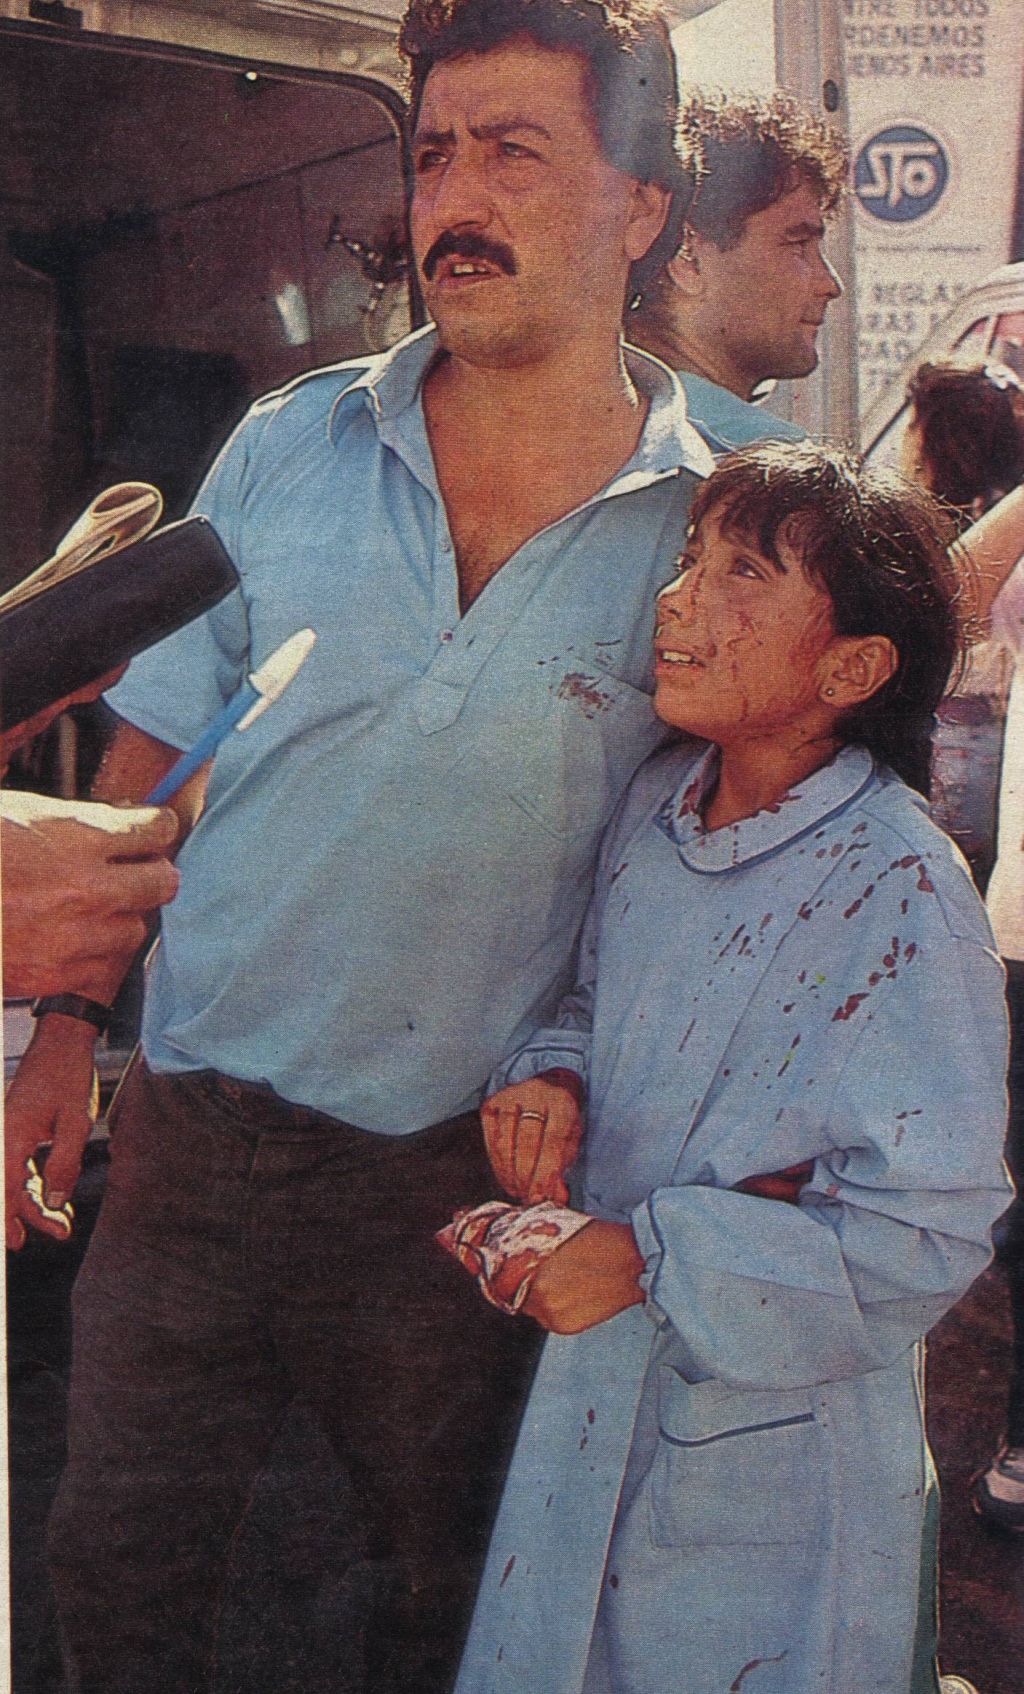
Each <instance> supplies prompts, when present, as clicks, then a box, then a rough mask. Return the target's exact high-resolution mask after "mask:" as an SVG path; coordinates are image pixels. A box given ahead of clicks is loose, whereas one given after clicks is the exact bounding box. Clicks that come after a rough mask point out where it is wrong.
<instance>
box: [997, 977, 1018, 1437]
mask: <svg viewBox="0 0 1024 1694" xmlns="http://www.w3.org/2000/svg"><path fill="white" fill-rule="evenodd" d="M1004 963H1005V965H1006V998H1007V1002H1008V1005H1009V1008H1010V1071H1009V1086H1010V1119H1009V1128H1008V1130H1007V1134H1006V1162H1007V1164H1008V1165H1009V1167H1010V1175H1011V1176H1012V1177H1013V1180H1014V1182H1015V1184H1016V1187H1017V1196H1018V1197H1017V1199H1016V1200H1014V1202H1013V1205H1012V1206H1011V1207H1010V1210H1009V1211H1008V1212H1007V1214H1006V1219H1005V1222H1004V1225H1003V1228H1004V1231H1005V1233H1004V1235H1003V1240H1002V1246H1001V1249H1000V1258H1001V1259H1002V1261H1003V1263H1004V1265H1005V1267H1006V1275H1007V1281H1008V1282H1009V1285H1010V1306H1011V1311H1012V1314H1013V1367H1012V1371H1011V1376H1010V1395H1009V1407H1008V1422H1007V1437H1008V1440H1009V1443H1010V1446H1011V1447H1024V960H1020V959H1006V960H1004Z"/></svg>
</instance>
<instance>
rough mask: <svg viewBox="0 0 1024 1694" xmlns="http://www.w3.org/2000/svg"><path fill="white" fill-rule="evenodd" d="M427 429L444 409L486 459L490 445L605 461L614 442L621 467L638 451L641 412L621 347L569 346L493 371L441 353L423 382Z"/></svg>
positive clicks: (642, 405)
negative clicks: (545, 448)
mask: <svg viewBox="0 0 1024 1694" xmlns="http://www.w3.org/2000/svg"><path fill="white" fill-rule="evenodd" d="M424 403H425V407H426V411H427V420H428V427H429V426H430V421H431V416H432V415H434V416H436V415H437V413H438V409H439V408H440V407H442V406H443V408H444V409H445V410H446V411H449V412H450V411H452V410H454V413H455V415H456V416H457V417H458V418H459V419H460V434H462V435H463V436H466V435H470V436H472V437H473V438H474V439H475V440H476V441H477V442H479V444H480V448H481V450H482V451H483V452H485V453H486V451H487V448H488V444H489V443H492V442H493V443H495V444H500V445H501V447H502V449H503V451H504V450H507V449H509V448H512V449H513V450H514V448H515V444H516V443H517V442H518V441H523V442H524V444H527V445H528V446H529V447H530V450H531V453H532V452H533V451H535V449H536V447H537V445H538V444H539V443H540V442H542V441H545V440H546V441H547V443H548V445H549V446H550V448H551V449H553V450H554V451H555V452H557V454H558V456H559V457H560V458H561V457H565V456H575V454H576V451H577V446H576V442H577V441H578V443H579V447H580V448H582V451H583V456H584V457H585V458H589V457H594V458H595V459H601V460H603V459H604V458H605V457H606V456H607V451H608V447H609V446H610V445H611V443H612V442H614V441H618V440H621V441H622V442H623V444H624V450H623V454H622V461H621V462H622V463H624V462H625V460H626V459H628V458H629V456H630V454H631V453H632V452H633V451H634V449H635V447H636V443H637V440H638V439H639V435H640V431H641V429H642V426H643V420H644V417H645V415H646V411H647V407H646V403H645V402H644V400H643V399H642V397H641V396H640V395H639V394H638V392H637V390H636V387H635V386H634V384H633V381H632V379H631V378H630V376H629V373H628V371H627V369H626V365H625V360H624V357H623V352H622V346H621V344H620V343H619V342H618V341H617V340H616V341H610V342H608V343H604V342H602V343H600V344H598V345H594V344H593V343H587V342H584V343H578V342H569V341H568V340H567V343H566V345H565V346H564V347H563V348H561V349H559V351H558V352H557V353H554V354H553V355H552V356H551V357H549V358H546V359H544V360H538V361H536V362H532V363H529V364H522V365H513V366H501V367H493V366H486V365H478V364H473V363H470V362H469V361H468V360H467V359H463V358H460V357H459V356H458V355H457V354H451V353H442V354H441V355H440V356H439V358H438V359H437V360H436V361H435V363H434V365H433V367H432V369H431V370H430V371H429V372H428V374H427V377H426V381H425V383H424Z"/></svg>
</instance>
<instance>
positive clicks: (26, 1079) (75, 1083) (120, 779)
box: [5, 724, 208, 1250]
mask: <svg viewBox="0 0 1024 1694" xmlns="http://www.w3.org/2000/svg"><path fill="white" fill-rule="evenodd" d="M177 757H178V750H177V748H175V747H169V746H168V745H167V744H166V743H165V742H162V741H157V740H156V739H155V738H154V737H153V736H150V735H146V734H145V733H144V732H143V731H141V730H138V729H135V728H134V727H133V726H132V725H130V724H123V725H122V726H121V728H120V729H119V730H118V732H117V734H116V736H115V738H114V741H113V742H112V744H111V747H110V751H109V752H108V754H107V757H106V759H105V760H104V763H103V766H102V768H101V770H100V774H99V776H98V778H97V781H96V785H95V793H96V797H97V799H99V800H103V801H107V802H113V801H133V802H136V801H138V800H140V799H142V798H143V797H144V796H145V795H146V794H147V793H148V792H149V790H150V789H151V788H152V787H153V786H154V784H155V783H156V782H158V781H159V780H160V778H161V777H162V776H164V775H165V774H166V772H167V771H168V770H169V769H170V768H171V766H172V764H173V763H174V762H175V760H176V759H177ZM207 774H208V772H207V771H205V770H204V771H202V772H200V773H199V774H198V775H197V777H196V778H195V779H194V780H193V781H192V782H191V783H190V784H188V785H187V786H186V787H185V788H184V789H182V791H181V793H180V794H178V795H177V796H176V797H175V800H174V802H173V806H172V810H173V811H174V812H175V813H176V814H177V818H178V827H177V830H176V831H175V832H174V835H173V840H172V839H169V840H168V842H167V843H166V848H167V850H168V851H169V850H170V849H171V846H172V845H173V843H174V841H180V840H181V838H182V837H183V836H184V835H185V834H186V833H187V831H188V829H189V828H191V826H192V824H193V823H194V821H195V819H196V817H198V815H199V812H200V810H201V808H202V800H203V796H204V794H205V786H206V777H207ZM137 945H138V943H137V940H134V939H132V941H131V942H130V943H129V944H125V945H121V946H119V945H117V944H116V943H115V942H113V941H111V944H110V946H109V947H108V949H107V951H106V952H105V953H104V954H103V956H101V957H96V958H93V959H92V960H91V961H89V962H87V963H83V967H82V970H81V973H80V975H79V976H77V977H76V979H75V980H74V981H73V982H70V983H68V984H66V986H67V987H68V988H70V989H72V990H73V991H74V992H76V993H80V994H83V995H85V996H86V997H87V998H88V999H90V1000H96V1001H98V1002H99V1003H100V1004H101V1005H105V1006H107V1005H110V1003H111V1002H112V1000H113V998H114V996H115V994H116V993H117V990H118V988H119V987H120V985H121V982H122V980H123V977H124V975H125V972H126V971H127V969H128V966H129V965H130V964H131V961H132V959H133V957H134V955H135V952H136V950H137ZM95 1041H96V1031H95V1029H94V1028H93V1027H92V1026H91V1025H90V1024H88V1023H85V1022H83V1021H82V1020H80V1019H78V1018H73V1017H66V1016H64V1015H63V1014H62V1013H50V1014H48V1015H47V1016H45V1017H42V1018H40V1019H39V1022H38V1024H37V1027H36V1031H35V1034H34V1036H33V1038H32V1042H31V1044H30V1046H29V1048H28V1051H27V1052H26V1054H25V1056H24V1058H23V1059H22V1061H21V1064H20V1065H19V1067H18V1072H17V1075H16V1076H15V1078H14V1081H13V1082H12V1084H11V1087H10V1090H9V1093H8V1096H7V1101H6V1108H5V1142H6V1148H5V1165H6V1217H7V1245H8V1246H9V1247H11V1248H14V1249H15V1250H17V1249H18V1248H19V1247H21V1246H23V1245H24V1242H25V1230H26V1225H30V1226H32V1227H34V1228H36V1229H39V1230H41V1231H42V1233H44V1234H47V1235H52V1236H55V1237H57V1238H58V1239H59V1238H62V1237H65V1236H66V1235H67V1234H68V1230H69V1224H68V1223H67V1222H66V1221H65V1219H64V1215H63V1208H64V1207H65V1206H66V1204H67V1202H68V1200H69V1199H70V1196H71V1194H72V1193H73V1191H74V1187H75V1183H76V1182H77V1179H78V1173H79V1169H80V1167H81V1161H82V1150H83V1148H84V1146H85V1143H86V1141H87V1140H88V1138H89V1132H90V1130H91V1128H92V1123H93V1115H94V1107H93V1059H92V1055H93V1047H94V1045H95ZM43 1145H49V1147H50V1152H49V1156H48V1159H47V1162H46V1170H45V1175H44V1195H43V1201H44V1205H45V1212H44V1211H41V1210H40V1208H39V1206H38V1205H37V1204H36V1202H35V1201H34V1200H33V1199H32V1197H31V1195H30V1194H29V1193H28V1192H27V1191H26V1188H25V1180H26V1175H27V1174H29V1167H28V1163H27V1161H28V1160H29V1159H31V1158H32V1157H33V1155H34V1154H35V1152H36V1150H37V1148H39V1147H40V1146H43ZM49 1214H52V1216H51V1215H49Z"/></svg>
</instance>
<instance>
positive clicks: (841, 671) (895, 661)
mask: <svg viewBox="0 0 1024 1694" xmlns="http://www.w3.org/2000/svg"><path fill="white" fill-rule="evenodd" d="M899 662H900V659H899V654H898V653H897V651H896V648H895V647H894V645H893V643H892V642H891V641H890V640H889V637H888V636H887V635H839V636H836V638H835V640H834V641H833V642H832V644H831V646H830V648H829V650H828V653H827V654H826V656H825V660H824V663H823V665H822V677H821V686H820V687H819V690H818V693H819V695H820V697H821V698H822V699H823V700H824V701H825V702H826V703H827V704H828V705H829V706H831V707H832V708H833V709H834V710H835V711H838V712H843V711H848V710H849V708H850V707H851V706H862V705H863V704H864V701H865V700H870V698H871V696H872V694H877V693H878V690H879V689H880V688H882V687H884V686H885V684H886V683H887V682H888V680H889V678H890V677H891V676H893V675H894V674H895V672H896V668H897V666H898V665H899Z"/></svg>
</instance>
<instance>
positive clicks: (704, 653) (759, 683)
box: [654, 506, 840, 747]
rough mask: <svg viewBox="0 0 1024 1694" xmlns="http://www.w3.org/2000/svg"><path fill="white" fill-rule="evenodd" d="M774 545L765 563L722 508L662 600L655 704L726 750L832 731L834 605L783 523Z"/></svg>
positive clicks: (694, 541)
mask: <svg viewBox="0 0 1024 1694" xmlns="http://www.w3.org/2000/svg"><path fill="white" fill-rule="evenodd" d="M775 548H776V552H777V555H778V558H777V560H776V559H770V558H766V557H765V555H764V554H763V553H761V552H760V551H759V550H758V548H757V547H756V546H752V545H750V544H749V542H748V540H747V539H746V537H745V536H744V534H743V533H742V532H740V531H739V530H736V529H734V528H732V527H731V526H730V525H729V523H728V516H727V513H726V512H725V511H723V508H722V507H720V506H713V507H712V508H711V510H710V511H709V512H707V513H706V514H705V516H704V518H703V520H702V521H701V524H700V526H699V528H698V529H697V531H696V533H695V534H694V535H693V536H692V537H691V539H690V541H689V542H688V544H687V548H686V551H685V553H684V554H683V557H682V559H681V560H680V567H681V568H680V574H679V576H678V577H677V578H676V580H675V581H674V582H671V583H669V585H668V587H667V588H664V589H663V590H662V592H661V594H660V595H659V597H658V611H657V628H656V630H655V636H654V653H655V677H656V689H655V695H654V706H655V710H656V711H657V713H658V716H659V717H660V718H662V719H664V721H665V722H666V723H670V724H673V725H674V726H675V727H676V728H677V729H683V730H687V731H688V732H689V733H690V734H693V735H699V736H702V737H704V738H705V739H707V740H709V741H715V742H717V743H718V744H719V745H720V746H722V747H728V746H730V745H731V744H734V743H738V742H742V741H748V742H752V741H757V740H759V739H767V738H770V737H775V736H777V735H779V734H780V733H783V732H785V733H786V735H787V736H789V735H791V734H792V735H795V736H799V735H800V734H801V733H802V732H804V731H806V733H807V735H808V736H809V737H810V736H813V737H815V738H817V737H820V736H821V735H822V733H823V731H824V732H826V733H827V729H828V727H829V718H830V704H829V700H828V697H827V696H826V695H825V688H826V686H827V685H828V677H829V674H830V667H829V659H830V658H833V659H834V657H835V649H836V646H837V644H838V642H839V639H840V638H839V637H837V635H836V632H835V624H834V621H833V612H832V601H831V599H830V597H829V595H828V593H827V592H826V590H825V589H824V588H821V587H819V586H818V584H817V583H815V582H813V581H812V580H811V578H810V577H809V576H808V575H807V574H806V571H805V569H804V566H803V563H802V558H801V552H800V549H799V546H798V545H797V543H796V539H795V538H794V537H793V536H792V535H791V536H790V538H789V539H788V540H787V537H786V532H785V527H784V528H783V530H782V532H780V534H779V535H778V536H777V537H776V540H775Z"/></svg>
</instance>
